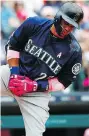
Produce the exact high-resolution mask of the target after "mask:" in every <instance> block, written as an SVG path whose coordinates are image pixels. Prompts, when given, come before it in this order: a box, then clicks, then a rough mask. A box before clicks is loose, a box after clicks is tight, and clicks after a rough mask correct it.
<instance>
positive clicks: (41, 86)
mask: <svg viewBox="0 0 89 136" xmlns="http://www.w3.org/2000/svg"><path fill="white" fill-rule="evenodd" d="M36 82H37V84H38V87H37V91H38V92H45V91H47V90H48V81H36Z"/></svg>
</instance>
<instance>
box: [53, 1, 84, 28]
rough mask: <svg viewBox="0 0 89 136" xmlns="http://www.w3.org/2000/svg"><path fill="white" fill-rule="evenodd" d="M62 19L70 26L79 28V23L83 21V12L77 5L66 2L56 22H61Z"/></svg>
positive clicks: (56, 17) (57, 15)
mask: <svg viewBox="0 0 89 136" xmlns="http://www.w3.org/2000/svg"><path fill="white" fill-rule="evenodd" d="M60 17H61V18H63V19H64V20H65V21H66V22H68V23H69V24H71V25H73V26H74V27H76V28H78V26H79V22H80V21H81V20H82V19H83V11H82V9H81V7H80V6H79V5H77V4H76V3H73V2H66V3H64V4H63V5H62V6H61V7H60V9H59V11H58V12H57V14H56V16H55V17H54V22H59V20H60Z"/></svg>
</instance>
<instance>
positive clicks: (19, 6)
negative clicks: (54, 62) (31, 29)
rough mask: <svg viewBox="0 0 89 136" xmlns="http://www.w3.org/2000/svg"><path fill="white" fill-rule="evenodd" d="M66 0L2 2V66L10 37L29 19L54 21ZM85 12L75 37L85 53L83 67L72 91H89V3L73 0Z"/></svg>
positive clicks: (11, 0)
mask: <svg viewBox="0 0 89 136" xmlns="http://www.w3.org/2000/svg"><path fill="white" fill-rule="evenodd" d="M65 1H66V0H64V1H63V0H49V1H48V0H21V1H20V0H1V11H0V12H1V29H0V31H1V33H0V41H1V56H0V61H1V65H2V64H6V59H5V49H4V46H5V44H6V42H7V39H8V38H9V36H10V35H11V34H12V33H13V31H15V30H16V28H17V27H18V26H19V25H20V24H21V23H22V22H23V21H24V20H25V19H26V18H28V17H32V16H42V17H47V18H50V19H53V18H54V16H55V14H56V12H57V11H58V9H59V7H60V6H61V4H62V3H64V2H65ZM72 1H73V2H75V3H77V4H78V5H80V6H81V7H82V9H83V11H84V18H83V21H82V22H81V25H80V29H79V30H74V32H73V33H74V35H75V37H76V39H77V40H78V42H79V43H80V46H81V48H82V53H83V61H82V63H83V66H82V69H81V72H80V74H79V75H78V78H77V80H76V81H75V82H74V83H73V84H72V86H71V87H69V88H70V89H69V90H71V91H89V1H87V0H81V1H80V0H72Z"/></svg>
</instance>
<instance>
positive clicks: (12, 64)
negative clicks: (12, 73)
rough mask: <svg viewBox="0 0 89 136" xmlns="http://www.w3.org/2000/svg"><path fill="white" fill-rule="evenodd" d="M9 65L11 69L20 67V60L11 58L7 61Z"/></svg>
mask: <svg viewBox="0 0 89 136" xmlns="http://www.w3.org/2000/svg"><path fill="white" fill-rule="evenodd" d="M7 63H8V64H9V66H10V67H18V66H19V58H11V59H9V60H7Z"/></svg>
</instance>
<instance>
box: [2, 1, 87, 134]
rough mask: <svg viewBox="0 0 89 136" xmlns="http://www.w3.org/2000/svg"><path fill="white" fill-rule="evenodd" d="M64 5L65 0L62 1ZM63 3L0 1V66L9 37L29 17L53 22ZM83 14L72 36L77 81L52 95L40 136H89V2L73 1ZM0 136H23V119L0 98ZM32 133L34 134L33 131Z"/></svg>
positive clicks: (10, 101)
mask: <svg viewBox="0 0 89 136" xmlns="http://www.w3.org/2000/svg"><path fill="white" fill-rule="evenodd" d="M65 1H66V0H65ZM65 1H63V0H49V1H48V0H21V1H20V0H0V7H1V8H0V13H1V15H0V16H1V22H0V23H1V27H0V41H1V44H0V48H1V49H0V62H1V65H3V64H6V58H5V44H6V42H7V40H8V38H9V36H10V35H11V34H12V33H13V31H15V30H16V29H17V27H18V26H19V25H20V24H21V23H23V21H24V20H25V19H26V18H28V17H32V16H42V17H46V18H50V19H53V18H54V16H55V14H56V12H57V11H58V8H59V7H60V6H61V4H62V3H64V2H65ZM73 2H75V3H77V4H78V5H80V6H81V7H82V9H83V11H84V19H83V21H82V22H81V25H80V30H74V32H73V34H74V35H75V37H76V39H77V40H78V42H79V43H80V46H81V48H82V54H83V60H82V63H83V66H82V69H81V72H80V74H79V75H78V78H77V80H76V81H75V82H74V83H73V84H72V85H70V86H69V87H68V88H67V89H66V90H65V91H64V92H62V93H60V92H56V93H52V98H51V100H50V103H49V107H50V118H49V119H48V121H47V123H46V128H47V129H46V132H45V133H44V136H49V135H51V136H89V1H88V0H81V1H80V0H73ZM1 109H2V110H1V120H0V125H1V135H2V136H25V130H24V124H23V119H22V116H21V113H20V110H19V107H18V105H17V102H16V101H15V99H13V98H11V97H4V96H3V97H1ZM34 131H35V130H34Z"/></svg>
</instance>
